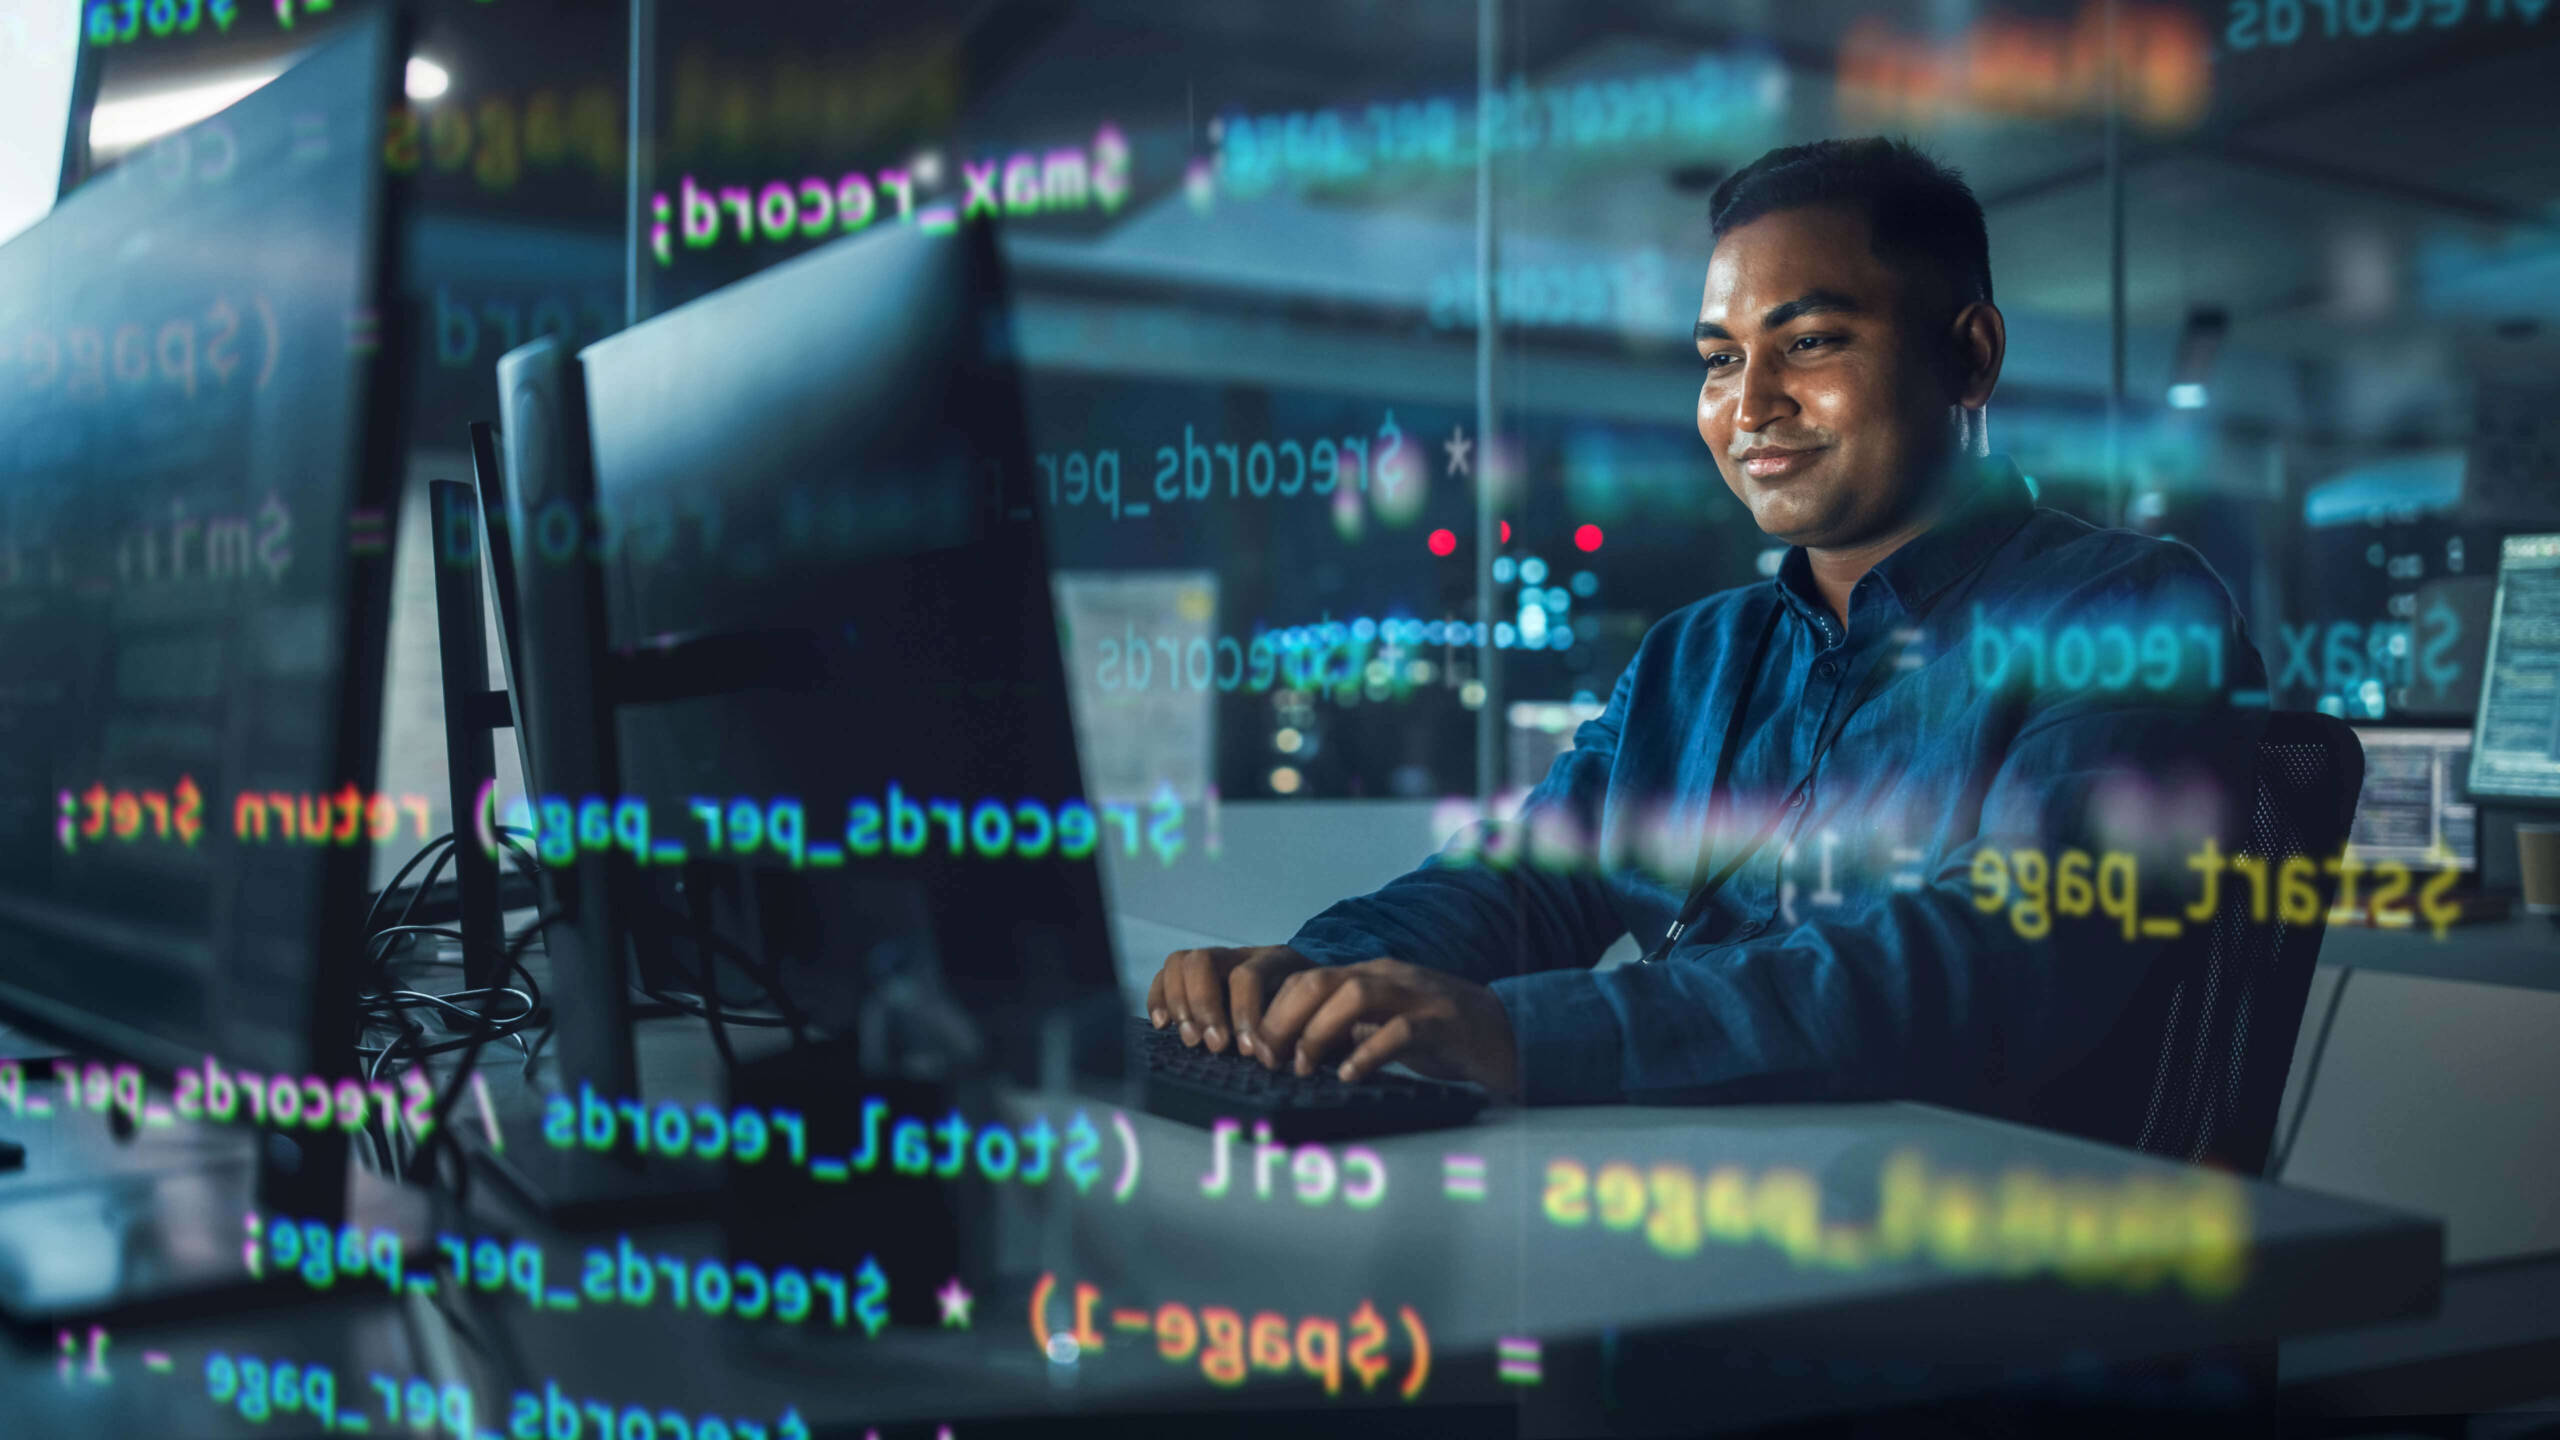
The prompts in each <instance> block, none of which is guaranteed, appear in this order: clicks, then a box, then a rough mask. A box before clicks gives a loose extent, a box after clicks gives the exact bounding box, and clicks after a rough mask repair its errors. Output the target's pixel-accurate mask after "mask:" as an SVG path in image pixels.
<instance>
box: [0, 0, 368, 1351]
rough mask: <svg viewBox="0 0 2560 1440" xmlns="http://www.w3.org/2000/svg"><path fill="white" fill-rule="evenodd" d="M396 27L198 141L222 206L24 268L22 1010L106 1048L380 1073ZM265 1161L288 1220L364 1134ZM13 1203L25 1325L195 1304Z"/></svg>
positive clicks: (12, 610)
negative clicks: (371, 981) (147, 1304)
mask: <svg viewBox="0 0 2560 1440" xmlns="http://www.w3.org/2000/svg"><path fill="white" fill-rule="evenodd" d="M397 32H398V20H397V15H396V13H395V12H393V11H390V10H388V9H386V10H385V11H384V12H381V13H379V14H369V15H367V16H365V17H362V19H361V23H352V24H351V25H350V27H349V30H348V33H346V34H344V35H342V36H341V37H340V38H338V39H336V40H334V41H332V42H331V43H329V44H327V45H325V46H321V47H318V48H317V49H315V50H314V51H313V52H312V53H311V54H310V55H309V56H307V57H306V58H304V59H303V60H301V61H300V62H299V63H297V64H296V65H294V66H293V67H292V68H291V69H289V70H287V71H286V72H284V73H283V74H282V75H280V76H279V77H277V79H276V80H275V81H274V82H273V83H271V84H269V85H267V86H266V87H265V88H263V89H260V90H258V91H256V92H254V93H252V94H250V95H249V96H247V97H246V98H244V99H242V100H241V101H239V102H238V103H237V104H234V105H233V106H231V107H230V108H228V109H226V110H224V111H222V112H221V113H220V114H218V115H216V116H213V117H211V118H209V119H207V120H205V121H203V122H200V123H199V125H197V126H196V127H194V128H193V130H192V131H185V132H180V134H179V136H177V137H173V138H178V139H184V138H186V137H187V136H189V135H191V134H193V133H194V132H195V131H203V130H208V129H211V128H214V127H219V128H220V130H221V131H222V132H223V135H224V141H223V144H224V147H225V149H226V152H227V153H229V154H231V155H232V156H233V159H232V163H231V165H230V166H229V168H228V170H227V171H226V172H225V173H224V175H223V177H222V178H221V180H220V181H219V183H195V179H196V177H193V176H187V177H182V180H184V181H185V182H186V183H171V182H170V181H168V179H167V177H165V176H158V175H151V174H146V175H142V176H139V177H128V178H129V183H117V182H115V180H114V179H113V178H112V177H104V178H103V181H102V183H97V184H92V185H88V186H84V187H83V188H81V189H80V190H79V191H77V192H76V193H74V194H72V195H70V196H68V197H66V198H65V199H64V200H63V201H62V203H61V204H60V205H59V206H58V207H57V208H55V210H54V211H53V212H52V214H50V215H49V216H47V217H46V218H45V219H44V220H43V221H41V222H40V223H38V224H37V225H35V226H33V227H32V228H30V229H28V230H27V231H25V232H24V233H23V234H20V235H19V236H17V237H16V238H15V239H14V240H11V241H10V242H8V243H7V244H6V245H4V246H0V337H5V338H4V339H0V737H5V743H0V956H5V957H6V960H5V963H0V1009H5V1010H6V1011H7V1012H8V1013H9V1014H10V1015H11V1016H12V1017H13V1018H15V1019H17V1020H19V1021H21V1022H23V1023H24V1024H26V1025H27V1026H29V1027H31V1028H33V1029H36V1030H38V1031H39V1032H41V1033H44V1034H46V1035H48V1036H49V1037H51V1038H52V1039H54V1040H55V1041H57V1042H59V1043H61V1044H63V1045H65V1046H66V1047H70V1048H71V1049H72V1050H73V1051H74V1053H75V1054H78V1055H80V1056H83V1057H89V1056H96V1057H102V1058H105V1059H108V1060H120V1061H123V1062H127V1063H131V1064H134V1065H136V1066H137V1067H139V1068H140V1069H141V1070H142V1071H144V1072H146V1073H151V1074H156V1075H158V1076H163V1077H173V1076H174V1075H175V1074H176V1072H179V1071H183V1070H194V1069H200V1068H201V1067H203V1066H205V1065H206V1063H207V1062H208V1060H210V1061H211V1062H212V1063H215V1064H218V1065H220V1066H222V1067H223V1068H224V1070H225V1071H226V1072H228V1073H230V1074H233V1075H235V1076H236V1075H238V1074H240V1073H243V1072H246V1073H251V1074H257V1075H260V1076H286V1075H290V1076H294V1077H302V1076H306V1075H318V1076H322V1077H331V1076H343V1075H351V1074H352V1073H353V1069H352V1067H353V1055H352V1046H353V1041H354V1034H355V1018H354V1005H353V994H352V988H351V987H352V985H353V983H354V981H353V974H354V966H352V965H351V964H347V963H344V961H345V959H346V957H349V956H351V955H352V954H353V953H354V952H355V949H356V941H357V937H358V931H359V927H360V924H361V920H362V911H363V907H364V900H365V895H364V886H365V879H366V867H367V862H368V860H369V858H370V847H371V845H372V844H374V843H392V839H393V837H394V836H395V835H397V836H401V837H403V838H405V836H406V833H407V829H408V826H409V817H408V816H405V815H398V814H396V813H395V814H393V815H391V816H389V817H387V818H388V819H389V821H390V822H391V823H390V824H388V825H386V823H385V821H386V816H385V814H384V810H385V809H386V807H385V806H384V805H383V804H382V803H381V801H382V797H380V796H378V795H377V794H376V793H375V791H374V766H375V751H376V748H377V735H378V730H379V711H380V707H381V699H382V665H383V648H384V640H385V617H386V615H387V613H388V605H389V598H390V597H389V580H390V573H389V560H390V553H389V543H388V542H389V536H388V526H389V523H390V515H391V508H392V506H391V499H392V496H391V483H392V478H393V477H395V476H396V475H397V474H398V473H399V467H398V465H397V464H396V463H395V459H396V456H397V454H398V443H399V442H398V437H397V436H396V434H395V433H394V420H395V417H396V415H397V396H396V382H395V378H394V376H393V374H392V369H393V367H392V365H391V364H390V363H389V362H387V361H386V360H385V359H384V358H383V357H385V356H390V355H397V354H398V353H400V352H399V350H398V347H397V344H396V340H397V335H396V329H397V327H396V326H394V325H392V324H391V323H390V321H389V317H388V316H386V314H385V311H384V309H383V306H384V303H385V302H384V299H383V297H384V296H385V295H386V293H387V289H386V279H387V274H388V264H389V262H388V260H387V259H386V255H385V249H384V247H385V243H386V239H385V237H386V235H387V233H388V231H389V227H388V224H387V222H386V219H385V217H384V214H383V206H384V190H383V181H382V178H381V175H382V165H381V158H380V157H381V145H382V140H381V129H382V123H383V115H384V112H385V106H386V103H387V100H388V97H389V95H390V93H391V90H390V87H391V85H392V84H393V83H395V82H394V75H395V69H396V65H397V55H398V53H399V50H400V44H401V42H400V40H399V38H398V33H397ZM136 158H137V160H138V161H141V162H142V163H147V157H136ZM332 957H334V958H336V959H338V960H339V962H340V963H335V964H332V963H328V962H329V960H330V959H331V958H332ZM167 1083H169V1082H168V1081H167V1080H165V1079H164V1080H161V1081H159V1082H156V1083H155V1084H154V1087H153V1088H154V1090H155V1091H156V1092H157V1095H158V1097H159V1098H162V1099H164V1100H166V1099H172V1098H175V1099H183V1098H184V1097H183V1096H182V1095H181V1096H172V1095H171V1092H169V1091H168V1090H165V1089H161V1088H160V1086H161V1085H165V1084H167ZM297 1108H298V1107H297ZM184 1114H185V1112H184V1111H183V1109H181V1110H178V1111H175V1112H172V1115H173V1118H179V1119H183V1118H184ZM146 1118H147V1117H146ZM243 1118H244V1119H245V1115H244V1116H243ZM242 1128H243V1129H244V1130H245V1129H246V1128H247V1127H246V1126H245V1125H244V1126H243V1127H242ZM260 1138H261V1140H262V1141H263V1142H264V1143H262V1144H261V1145H260V1146H259V1147H258V1151H259V1154H260V1157H261V1161H262V1162H263V1169H262V1171H261V1175H260V1198H261V1200H262V1202H273V1201H275V1200H276V1199H278V1198H280V1197H283V1196H286V1195H289V1196H290V1197H291V1198H292V1199H293V1200H294V1201H295V1203H298V1204H301V1205H303V1206H304V1207H306V1208H303V1209H301V1210H299V1211H297V1212H295V1213H301V1214H314V1215H317V1214H326V1213H331V1212H332V1211H333V1210H334V1209H336V1208H337V1207H338V1206H339V1205H341V1204H342V1202H343V1196H344V1193H345V1183H346V1182H345V1164H344V1155H345V1151H344V1148H343V1147H344V1141H345V1136H344V1133H343V1132H340V1131H337V1130H335V1129H334V1128H332V1129H327V1130H316V1131H315V1130H312V1129H309V1128H305V1127H288V1128H274V1129H271V1130H268V1131H267V1132H266V1133H265V1134H264V1135H262V1136H261V1137H260ZM332 1157H334V1161H333V1159H332ZM34 1168H36V1167H35V1164H34V1162H32V1161H31V1162H30V1169H31V1170H33V1169H34ZM52 1178H53V1179H56V1180H60V1179H65V1178H69V1177H64V1176H56V1177H52ZM210 1193H212V1192H210V1191H205V1190H201V1189H200V1190H197V1191H194V1192H193V1193H192V1195H191V1197H190V1199H189V1200H188V1201H187V1202H185V1203H187V1204H188V1205H190V1206H192V1207H193V1208H195V1209H198V1210H203V1211H208V1212H211V1211H213V1210H215V1209H216V1208H217V1207H214V1206H213V1205H211V1204H210V1203H209V1201H208V1199H207V1196H208V1195H209V1194H210ZM12 1198H13V1197H10V1196H7V1195H0V1308H5V1309H7V1310H9V1311H11V1312H13V1313H17V1314H20V1315H28V1314H47V1313H57V1312H60V1311H64V1310H78V1309H82V1308H85V1307H90V1306H98V1305H110V1304H113V1303H114V1302H115V1297H116V1296H117V1295H118V1294H121V1293H124V1292H127V1291H131V1290H135V1289H150V1288H154V1287H157V1286H160V1285H162V1284H164V1283H165V1284H183V1283H184V1282H183V1281H181V1280H179V1279H178V1278H177V1277H176V1276H175V1274H174V1271H175V1270H177V1269H183V1268H184V1267H185V1265H186V1264H188V1263H189V1260H190V1257H188V1256H187V1255H186V1254H184V1253H182V1252H183V1250H184V1248H185V1247H184V1246H183V1245H181V1244H180V1243H179V1242H178V1241H177V1240H175V1239H172V1238H171V1236H172V1234H173V1233H174V1232H173V1231H170V1230H162V1231H160V1232H157V1233H158V1238H157V1239H156V1240H150V1241H145V1240H140V1239H135V1238H134V1237H133V1236H127V1237H126V1239H127V1240H128V1241H129V1242H130V1243H129V1245H128V1248H127V1249H125V1250H124V1251H121V1252H118V1251H113V1250H107V1251H103V1252H101V1253H116V1254H120V1255H121V1256H122V1259H123V1262H124V1263H122V1264H120V1265H104V1266H99V1265H82V1266H73V1267H63V1266H61V1265H58V1264H51V1263H48V1261H47V1258H46V1256H45V1255H44V1254H42V1253H40V1252H42V1251H43V1250H44V1248H45V1247H46V1246H48V1245H58V1244H59V1243H60V1240H61V1236H60V1235H59V1234H58V1233H57V1232H54V1231H52V1230H51V1229H50V1228H49V1227H48V1226H47V1225H46V1224H44V1223H42V1222H40V1221H35V1222H30V1221H28V1219H27V1217H26V1216H25V1215H23V1214H20V1213H19V1212H16V1211H14V1210H13V1209H11V1208H10V1202H11V1200H12ZM242 1199H243V1201H244V1203H245V1201H246V1199H247V1196H246V1193H245V1192H244V1193H243V1196H242ZM145 1208H146V1209H147V1207H145ZM113 1213H116V1214H125V1213H126V1210H124V1209H120V1208H119V1209H115V1210H114V1211H113ZM144 1218H147V1217H144ZM201 1219H202V1221H203V1223H205V1224H207V1225H213V1226H215V1227H216V1228H217V1229H218V1230H219V1229H221V1228H222V1227H227V1231H226V1232H225V1233H223V1234H220V1235H217V1236H216V1239H217V1240H219V1241H220V1242H221V1243H214V1242H212V1241H207V1242H206V1243H205V1246H204V1249H203V1253H202V1254H201V1255H198V1256H195V1257H193V1258H194V1260H195V1261H197V1262H201V1263H213V1262H218V1261H219V1259H220V1257H221V1256H223V1255H225V1254H229V1255H232V1256H234V1257H236V1255H237V1252H238V1241H239V1225H240V1218H239V1215H238V1213H237V1212H236V1211H235V1212H234V1213H232V1214H229V1215H227V1216H226V1215H221V1214H218V1213H206V1214H204V1215H203V1216H202V1217H201ZM140 1223H141V1219H137V1220H136V1224H137V1226H138V1225H140ZM172 1223H173V1224H174V1223H175V1221H174V1220H173V1221H172ZM101 1243H105V1244H110V1245H111V1244H113V1243H115V1242H112V1241H108V1242H101ZM155 1246H157V1247H158V1248H154V1247H155ZM233 1268H234V1269H235V1270H236V1261H235V1264H234V1267H233Z"/></svg>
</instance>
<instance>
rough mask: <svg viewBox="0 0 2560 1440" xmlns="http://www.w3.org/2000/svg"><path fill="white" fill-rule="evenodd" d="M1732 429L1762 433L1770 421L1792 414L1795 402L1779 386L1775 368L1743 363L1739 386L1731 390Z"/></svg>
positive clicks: (1745, 361)
mask: <svg viewBox="0 0 2560 1440" xmlns="http://www.w3.org/2000/svg"><path fill="white" fill-rule="evenodd" d="M1734 389H1735V394H1734V400H1733V428H1735V429H1736V430H1740V431H1742V432H1743V433H1745V434H1752V433H1755V432H1757V431H1761V430H1765V429H1767V428H1768V427H1769V425H1770V423H1771V422H1772V421H1776V420H1783V419H1785V418H1786V417H1788V416H1790V415H1793V414H1795V413H1796V410H1797V406H1796V402H1795V398H1794V397H1793V396H1791V395H1789V394H1788V393H1787V389H1786V386H1785V385H1783V384H1782V383H1780V377H1779V371H1778V367H1777V366H1775V365H1763V364H1761V363H1760V362H1758V361H1757V360H1751V359H1745V360H1744V361H1743V364H1742V383H1741V384H1739V385H1737V386H1736V387H1734Z"/></svg>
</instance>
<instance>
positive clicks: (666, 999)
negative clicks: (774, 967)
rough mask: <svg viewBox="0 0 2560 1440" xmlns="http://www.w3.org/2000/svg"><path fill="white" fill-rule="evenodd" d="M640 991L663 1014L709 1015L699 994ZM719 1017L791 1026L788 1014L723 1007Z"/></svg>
mask: <svg viewBox="0 0 2560 1440" xmlns="http://www.w3.org/2000/svg"><path fill="white" fill-rule="evenodd" d="M640 993H641V994H642V995H645V996H647V997H648V998H650V999H652V1000H655V1001H657V1002H658V1004H660V1005H661V1006H664V1007H665V1010H664V1012H663V1013H665V1014H670V1015H690V1016H692V1017H693V1018H695V1019H697V1020H703V1019H708V1018H709V1017H710V1013H711V1012H710V1010H709V1008H708V1007H707V1006H705V1004H704V1003H703V1001H702V999H701V998H700V997H699V996H693V995H687V994H684V993H683V992H681V991H668V990H643V991H641V992H640ZM632 1013H633V1016H634V1017H635V1018H638V1019H648V1018H650V1017H649V1016H646V1015H643V1014H641V1013H640V1011H639V1010H638V1009H637V1008H635V1009H634V1010H633V1012H632ZM720 1018H721V1020H722V1021H724V1022H726V1023H728V1024H731V1025H747V1026H756V1027H761V1028H764V1029H768V1030H787V1029H789V1028H790V1026H791V1017H790V1016H788V1015H752V1014H749V1013H747V1012H745V1011H743V1010H727V1009H724V1010H722V1011H721V1012H720Z"/></svg>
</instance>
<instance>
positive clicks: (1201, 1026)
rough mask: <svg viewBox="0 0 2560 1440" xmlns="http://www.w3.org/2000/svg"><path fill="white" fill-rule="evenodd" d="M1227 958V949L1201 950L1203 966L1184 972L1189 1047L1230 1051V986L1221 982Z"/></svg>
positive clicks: (1185, 1040)
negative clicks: (1228, 1042) (1228, 993)
mask: <svg viewBox="0 0 2560 1440" xmlns="http://www.w3.org/2000/svg"><path fill="white" fill-rule="evenodd" d="M1226 956H1227V952H1226V951H1223V950H1203V951H1200V952H1199V963H1198V964H1196V965H1193V966H1191V967H1190V968H1189V969H1187V970H1185V971H1183V973H1182V988H1183V991H1184V993H1185V1003H1186V1005H1187V1006H1188V1007H1189V1010H1190V1012H1191V1020H1190V1023H1189V1024H1188V1025H1186V1026H1185V1027H1184V1028H1183V1032H1182V1043H1184V1044H1185V1045H1201V1044H1205V1045H1207V1046H1208V1047H1209V1048H1210V1049H1211V1050H1212V1051H1222V1050H1224V1049H1226V1048H1227V1029H1226V1026H1227V997H1226V988H1227V987H1226V986H1225V985H1223V984H1221V983H1219V974H1218V972H1219V971H1220V970H1222V969H1224V968H1225V967H1224V966H1223V965H1221V964H1220V963H1219V962H1220V961H1221V960H1224V959H1225V958H1226Z"/></svg>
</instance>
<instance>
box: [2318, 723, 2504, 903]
mask: <svg viewBox="0 0 2560 1440" xmlns="http://www.w3.org/2000/svg"><path fill="white" fill-rule="evenodd" d="M2356 739H2357V740H2359V741H2361V742H2362V743H2363V745H2364V792H2363V794H2362V795H2360V796H2359V797H2358V798H2357V800H2356V819H2355V826H2354V828H2353V829H2352V830H2350V831H2349V832H2348V834H2347V840H2348V843H2349V844H2351V845H2353V846H2354V847H2355V853H2356V856H2357V858H2359V859H2361V860H2364V861H2365V862H2367V863H2372V862H2374V861H2379V860H2399V861H2403V862H2405V863H2407V864H2411V865H2428V866H2433V865H2436V864H2438V863H2439V858H2438V857H2439V856H2441V855H2450V856H2451V857H2452V859H2453V863H2454V864H2455V865H2456V866H2457V867H2459V868H2461V869H2464V870H2475V869H2477V868H2479V864H2480V843H2479V835H2480V821H2479V815H2478V812H2477V811H2476V810H2475V809H2474V807H2473V806H2471V805H2470V804H2468V803H2466V802H2465V801H2464V800H2463V798H2462V777H2463V772H2464V771H2465V770H2466V769H2468V768H2469V760H2470V755H2471V732H2470V731H2468V730H2435V729H2430V730H2382V729H2372V728H2359V729H2358V730H2357V731H2356Z"/></svg>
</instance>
